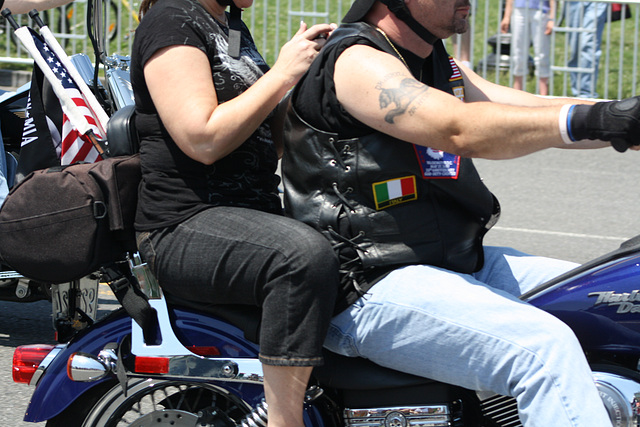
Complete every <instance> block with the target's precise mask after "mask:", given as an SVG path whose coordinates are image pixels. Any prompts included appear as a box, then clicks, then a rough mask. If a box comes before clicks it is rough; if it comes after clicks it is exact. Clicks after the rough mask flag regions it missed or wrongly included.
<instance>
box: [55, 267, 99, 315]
mask: <svg viewBox="0 0 640 427" xmlns="http://www.w3.org/2000/svg"><path fill="white" fill-rule="evenodd" d="M98 286H99V283H98V279H90V278H88V277H83V278H82V279H80V280H76V281H75V282H70V283H61V284H58V285H51V301H52V303H53V307H52V308H53V317H54V320H55V319H56V318H57V319H60V318H68V319H80V318H81V316H80V313H78V312H77V311H76V310H73V309H72V305H74V304H73V303H75V307H77V308H78V309H80V310H82V312H84V313H85V314H86V315H87V316H88V317H90V318H91V320H96V317H97V313H98ZM72 298H75V301H73V300H72ZM70 311H71V312H70Z"/></svg>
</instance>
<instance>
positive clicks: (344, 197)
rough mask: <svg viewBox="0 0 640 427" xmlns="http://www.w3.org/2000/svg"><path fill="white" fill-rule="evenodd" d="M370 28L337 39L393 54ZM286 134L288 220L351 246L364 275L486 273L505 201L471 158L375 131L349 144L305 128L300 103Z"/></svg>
mask: <svg viewBox="0 0 640 427" xmlns="http://www.w3.org/2000/svg"><path fill="white" fill-rule="evenodd" d="M345 27H346V28H345ZM371 28H372V27H370V26H367V25H358V24H352V25H348V26H345V25H343V26H341V27H340V30H341V31H340V32H339V33H337V34H339V35H342V36H354V35H356V36H357V37H366V38H368V39H369V40H370V41H371V42H373V43H375V44H376V45H377V46H379V48H380V49H381V50H383V51H386V52H389V53H391V54H394V53H393V50H392V49H391V48H390V47H389V46H388V43H387V42H386V41H385V40H384V39H381V38H380V36H379V35H378V34H375V33H377V31H375V30H371ZM372 31H373V33H372ZM337 34H336V33H334V36H332V38H331V39H330V41H333V40H332V39H334V37H335V36H336V35H337ZM327 46H329V44H328V45H327ZM325 49H326V47H325ZM435 54H439V55H442V54H444V55H446V52H445V51H444V48H442V49H438V50H437V51H435V50H434V55H435ZM445 60H446V61H447V63H448V58H447V57H445ZM461 84H462V83H461V80H460V81H459V82H458V83H457V84H456V87H455V90H459V86H460V85H461ZM444 86H446V87H437V88H438V89H440V90H443V91H446V92H448V93H451V94H454V88H453V87H452V85H444ZM284 135H285V138H284V139H285V153H284V157H283V163H282V170H283V180H284V186H285V208H286V210H287V212H288V214H289V215H291V216H293V217H295V218H297V219H299V220H301V221H303V222H305V223H307V224H309V225H311V226H313V227H315V228H316V229H318V230H320V231H321V232H322V233H323V234H325V236H326V237H327V238H329V239H330V240H331V241H332V242H333V243H334V246H335V247H344V246H345V245H348V246H350V247H352V248H353V250H354V253H357V257H358V258H359V261H360V262H361V265H362V266H363V267H364V269H365V270H366V269H369V268H371V267H386V268H388V267H390V266H400V265H407V264H429V265H434V266H438V267H443V268H446V269H450V270H454V271H458V272H462V273H471V272H474V271H477V270H478V269H480V268H481V267H482V263H483V255H482V237H483V236H484V234H485V233H486V231H487V230H488V229H489V228H490V227H491V226H492V225H493V224H494V223H495V222H496V221H497V217H498V215H499V204H498V202H497V200H496V199H495V197H494V196H493V195H492V194H491V192H490V191H489V190H488V189H487V187H486V186H485V185H484V184H483V183H482V181H481V179H480V177H479V175H478V173H477V171H476V169H475V167H474V165H473V163H472V161H471V159H467V158H461V157H459V156H453V155H450V154H448V153H443V152H442V151H437V150H430V149H428V148H426V147H420V146H416V145H413V144H410V143H407V142H404V141H401V140H398V139H395V138H392V137H390V136H388V135H385V134H382V133H380V132H376V131H373V130H372V133H371V134H368V135H364V136H361V137H358V138H351V139H340V138H339V137H338V134H336V133H331V132H325V131H321V130H318V129H314V128H313V127H312V126H310V125H309V124H307V123H305V122H304V120H302V119H301V118H300V117H299V116H298V114H297V113H296V111H295V109H294V108H293V106H292V105H291V103H290V104H289V106H288V110H287V114H286V117H285V127H284ZM446 165H449V167H447V166H446ZM443 167H444V170H442V169H441V170H439V171H438V170H437V169H434V168H443ZM452 173H453V174H454V175H455V176H451V174H452ZM425 175H430V176H428V177H425ZM437 175H441V176H437ZM342 261H343V263H344V262H348V260H347V261H345V260H342Z"/></svg>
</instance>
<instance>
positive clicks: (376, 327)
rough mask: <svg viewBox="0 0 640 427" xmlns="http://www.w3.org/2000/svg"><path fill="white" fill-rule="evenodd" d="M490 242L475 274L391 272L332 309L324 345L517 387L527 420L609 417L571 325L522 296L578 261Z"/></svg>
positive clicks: (487, 386)
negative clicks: (344, 305)
mask: <svg viewBox="0 0 640 427" xmlns="http://www.w3.org/2000/svg"><path fill="white" fill-rule="evenodd" d="M485 250H486V252H485V257H486V262H485V266H484V267H483V269H482V270H481V271H479V272H478V273H475V274H471V275H469V274H458V273H453V272H451V271H447V270H443V269H441V268H436V267H431V266H425V265H414V266H407V267H403V268H399V269H398V270H395V271H393V272H392V273H391V274H389V275H388V276H387V277H386V278H385V279H383V280H382V281H380V282H378V283H377V284H375V285H374V286H373V287H372V288H371V289H370V290H369V292H368V293H367V294H366V295H365V296H363V297H362V298H361V299H359V300H358V301H356V303H354V304H353V305H352V306H351V307H350V308H348V309H347V310H346V311H343V312H342V313H340V314H339V315H337V316H336V317H334V319H333V321H332V322H331V326H330V327H329V333H328V335H327V340H326V341H325V347H327V348H328V349H330V350H332V351H334V352H337V353H340V354H343V355H345V356H352V357H353V356H360V357H365V358H367V359H370V360H372V361H374V362H375V363H377V364H379V365H382V366H386V367H389V368H392V369H396V370H400V371H405V372H409V373H411V374H414V375H419V376H423V377H428V378H432V379H435V380H438V381H441V382H445V383H450V384H455V385H458V386H461V387H465V388H468V389H471V390H477V391H485V392H493V393H498V394H502V395H505V396H514V397H515V398H516V399H517V401H518V408H519V413H520V418H521V421H522V422H523V424H524V425H525V426H527V427H531V426H540V427H550V426H553V427H564V426H574V427H575V426H592V427H604V426H608V425H611V422H610V421H609V417H608V415H607V413H606V411H605V409H604V405H603V404H602V401H601V400H600V397H599V394H598V392H597V390H596V387H595V385H594V382H593V378H592V375H591V371H590V369H589V366H588V364H587V362H586V359H585V357H584V354H583V352H582V349H581V347H580V344H579V342H578V340H577V339H576V337H575V335H574V334H573V331H571V329H570V328H569V327H567V326H566V325H565V324H564V323H562V322H561V321H560V320H558V319H557V318H555V317H553V316H552V315H550V314H548V313H546V312H544V311H542V310H539V309H538V308H535V307H533V306H532V305H530V304H527V303H524V302H522V301H520V300H519V299H518V295H521V294H522V293H524V292H526V291H527V290H529V289H532V288H533V287H535V286H536V285H538V284H540V283H543V282H545V281H546V280H548V279H550V278H552V277H555V276H557V275H559V274H561V273H563V272H565V271H567V270H569V269H571V268H572V267H574V266H575V265H574V264H572V263H568V262H564V261H557V260H551V259H547V258H541V257H534V256H529V255H525V254H523V253H521V252H518V251H515V250H513V249H509V248H497V247H487V248H485ZM489 283H490V284H491V285H489Z"/></svg>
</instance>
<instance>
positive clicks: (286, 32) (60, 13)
mask: <svg viewBox="0 0 640 427" xmlns="http://www.w3.org/2000/svg"><path fill="white" fill-rule="evenodd" d="M471 2H472V13H471V16H470V30H469V32H468V34H467V39H468V41H469V43H470V52H469V58H468V59H469V61H470V63H471V64H472V65H473V67H474V69H475V70H476V72H478V73H479V74H480V75H482V76H483V77H485V78H487V79H489V80H491V81H495V82H496V83H499V84H504V85H512V84H513V81H514V79H513V72H512V64H511V61H510V34H503V33H501V32H500V22H501V20H502V17H503V14H504V0H471ZM350 3H351V0H255V3H254V6H253V7H252V8H250V9H248V10H246V11H245V13H244V20H245V22H246V23H247V25H248V26H249V28H250V29H251V32H252V34H253V36H254V38H255V41H256V44H257V46H258V48H259V49H260V51H261V52H262V53H263V55H264V56H265V58H266V59H267V62H269V63H271V64H273V62H274V61H275V60H276V58H277V54H278V52H279V50H280V47H281V46H282V45H283V44H284V43H286V41H287V40H289V39H290V38H291V36H292V35H293V34H294V33H295V31H296V30H297V28H298V25H299V22H300V21H301V20H304V21H305V22H307V23H308V24H314V23H318V22H339V21H340V19H341V17H342V16H343V15H344V14H345V13H346V11H347V10H348V8H349V5H350ZM578 3H580V2H578ZM592 3H593V2H592ZM595 3H598V4H601V5H603V7H605V8H606V18H605V25H604V30H603V31H602V41H601V43H600V46H601V50H602V56H601V57H600V59H599V75H598V79H597V83H596V84H594V85H593V87H592V95H594V96H595V94H596V93H597V94H598V97H600V98H605V99H614V98H624V97H628V96H633V95H636V94H638V92H640V90H639V89H640V88H639V87H638V85H639V84H640V82H638V71H639V70H638V67H639V65H638V32H639V25H640V0H633V1H629V2H626V3H622V6H623V7H622V10H623V11H624V12H625V13H622V16H621V19H618V20H616V19H615V13H614V8H613V7H612V4H613V1H612V0H600V1H598V2H595ZM583 4H586V3H583ZM568 5H569V2H566V1H560V0H558V2H557V4H556V13H555V16H554V18H555V19H554V22H555V26H554V29H553V32H552V35H551V70H552V74H551V76H550V79H549V81H550V91H549V95H551V96H572V95H573V94H572V91H571V78H570V76H571V73H572V72H580V73H582V74H592V73H593V72H594V69H593V67H592V66H591V67H583V66H581V65H580V64H578V68H575V67H574V68H570V67H569V59H570V55H571V47H570V44H569V39H570V37H572V35H579V34H587V33H593V32H594V28H591V27H589V26H587V25H579V26H577V27H576V26H574V27H571V26H569V25H568V20H567V16H566V11H567V6H568ZM138 7H139V3H130V2H129V1H128V0H110V1H106V0H105V14H104V15H105V17H106V18H105V19H106V23H105V25H104V28H105V32H106V34H107V39H108V40H109V45H108V53H109V54H120V55H128V54H129V53H130V51H131V44H132V41H133V34H134V31H135V27H136V25H137V23H138V22H137V9H138ZM86 9H87V0H76V1H75V2H73V3H71V4H70V5H68V6H64V7H60V8H57V9H55V10H51V11H46V12H42V13H41V15H42V16H43V17H44V18H45V21H46V22H47V24H48V25H49V27H50V28H51V29H52V31H53V32H54V34H55V35H56V37H57V38H58V39H59V40H60V42H61V43H62V44H63V45H64V46H65V48H66V50H67V51H68V53H69V54H74V53H81V52H82V53H87V54H88V55H89V56H90V57H91V58H93V52H92V50H91V49H92V48H91V44H90V42H89V41H88V38H87V36H86V22H85V16H86ZM585 17H588V16H586V15H585V16H584V17H581V20H580V22H581V23H583V24H584V23H586V21H587V20H585ZM16 18H17V21H18V22H19V23H20V24H22V25H28V24H30V22H29V21H30V20H29V18H28V17H27V16H26V15H17V16H16ZM1 31H2V34H1V36H0V52H1V53H0V63H4V64H0V68H20V67H22V68H25V69H28V67H29V66H30V65H31V63H32V61H31V59H30V58H29V56H28V54H27V53H26V52H25V51H24V49H23V48H22V47H21V46H20V45H19V43H18V42H17V41H16V40H15V38H14V37H13V32H12V30H11V27H10V26H9V25H8V23H6V22H5V23H4V24H3V26H2V29H1ZM456 41H457V43H455V42H456ZM464 42H465V40H464V39H463V38H462V36H454V37H453V38H452V39H449V40H447V41H445V43H446V44H447V48H448V49H449V51H450V52H452V53H453V55H454V56H456V57H460V55H461V54H462V50H461V49H462V47H463V46H464ZM531 55H533V53H531ZM531 62H532V61H531ZM534 68H535V67H534V66H533V63H532V64H531V66H530V72H529V73H527V74H526V75H525V77H524V80H525V82H524V83H525V90H528V91H530V92H532V93H539V84H538V79H537V78H535V76H534Z"/></svg>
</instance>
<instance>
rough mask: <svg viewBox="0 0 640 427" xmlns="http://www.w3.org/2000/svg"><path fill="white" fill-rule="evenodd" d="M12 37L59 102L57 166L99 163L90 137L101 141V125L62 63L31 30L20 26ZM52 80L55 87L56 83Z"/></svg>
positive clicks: (102, 136)
mask: <svg viewBox="0 0 640 427" xmlns="http://www.w3.org/2000/svg"><path fill="white" fill-rule="evenodd" d="M27 31H28V33H27ZM16 35H18V37H19V38H20V40H21V41H22V42H23V43H24V44H25V46H26V47H27V49H28V50H29V53H31V55H32V56H33V57H34V60H35V62H36V64H37V65H38V66H39V67H40V69H41V70H42V72H43V73H44V75H45V77H46V78H47V79H48V80H49V82H50V83H51V85H52V87H53V89H54V92H55V93H56V95H57V97H58V99H59V100H60V105H61V107H62V112H63V121H62V135H61V137H62V148H61V157H60V163H61V164H62V165H68V164H72V163H75V162H90V163H92V162H95V161H98V160H102V158H101V157H100V154H99V153H98V150H97V149H96V148H95V147H94V145H93V143H92V142H91V137H92V136H95V137H96V138H99V139H103V138H104V136H105V135H104V133H105V132H104V130H103V129H104V126H103V124H102V123H101V122H100V121H99V119H98V118H97V115H96V113H95V112H94V110H93V109H92V108H91V106H90V103H89V102H88V101H87V98H86V97H85V95H84V94H83V93H82V91H81V90H80V88H79V87H78V84H77V83H76V81H75V80H74V79H73V78H72V76H71V73H70V72H69V70H68V69H67V67H65V65H64V64H63V61H62V60H61V59H60V57H59V56H58V55H57V54H56V53H55V52H54V49H53V48H52V47H51V46H50V45H49V44H48V43H47V42H46V41H45V40H44V39H43V38H42V37H41V36H40V35H39V34H37V33H36V32H35V31H34V30H33V29H31V28H28V27H22V28H20V29H19V30H16ZM29 47H31V49H29ZM34 48H35V50H34ZM65 59H66V58H65ZM71 66H73V65H71ZM56 81H57V82H58V83H59V84H56Z"/></svg>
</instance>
